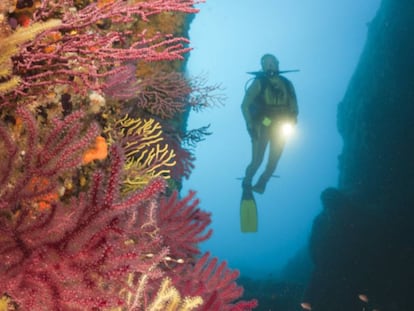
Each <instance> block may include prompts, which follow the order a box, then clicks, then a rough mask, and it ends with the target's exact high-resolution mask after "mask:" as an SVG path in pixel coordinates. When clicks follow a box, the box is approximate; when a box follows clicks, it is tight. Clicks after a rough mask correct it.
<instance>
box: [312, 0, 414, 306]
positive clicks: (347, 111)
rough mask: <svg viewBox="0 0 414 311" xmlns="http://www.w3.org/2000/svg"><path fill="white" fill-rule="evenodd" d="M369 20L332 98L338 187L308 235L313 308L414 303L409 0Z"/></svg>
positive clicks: (413, 43)
mask: <svg viewBox="0 0 414 311" xmlns="http://www.w3.org/2000/svg"><path fill="white" fill-rule="evenodd" d="M368 29H369V31H368V37H367V42H366V46H365V49H364V51H363V54H362V55H361V58H360V62H359V64H358V67H357V69H356V71H355V73H354V75H353V77H352V80H351V81H350V84H349V87H348V90H347V92H346V94H345V97H344V99H343V101H342V102H341V103H340V104H339V107H338V129H339V132H340V134H341V135H342V137H343V142H344V147H343V151H342V153H341V155H340V158H339V170H340V177H339V184H338V189H337V190H335V189H330V190H329V191H328V190H327V191H328V193H327V192H326V191H325V192H324V195H325V196H326V195H327V194H328V195H333V198H334V199H333V201H332V200H331V201H329V200H328V201H326V197H325V196H324V195H323V196H322V201H323V204H324V207H325V209H324V211H323V212H322V213H321V215H319V216H318V218H317V219H315V223H314V228H313V232H312V237H311V243H310V249H311V253H312V255H313V261H314V263H315V270H314V273H313V276H312V279H311V281H310V283H309V289H308V291H307V294H306V295H308V296H305V299H309V300H311V301H312V302H313V305H314V306H315V308H313V309H312V310H314V311H318V310H320V311H325V310H326V311H327V310H350V311H352V310H362V308H363V307H364V308H366V309H365V310H373V308H378V309H379V310H381V311H384V310H398V311H405V310H407V311H408V310H414V302H410V300H411V299H410V298H411V297H410V296H411V295H412V289H414V226H413V220H414V78H413V74H414V40H413V38H414V1H412V0H383V1H382V4H381V7H380V9H379V10H378V12H377V16H376V17H375V18H374V20H373V21H372V22H371V23H369V25H368ZM328 198H329V197H328ZM332 204H333V206H334V208H336V212H335V213H330V212H329V211H327V210H329V209H330V208H332ZM358 294H365V295H366V296H367V297H368V299H369V303H368V305H365V306H362V305H361V304H358V303H357V302H356V301H355V299H356V300H358ZM360 303H361V302H360ZM317 305H319V307H318V306H317Z"/></svg>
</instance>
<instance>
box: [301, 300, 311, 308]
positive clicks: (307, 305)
mask: <svg viewBox="0 0 414 311" xmlns="http://www.w3.org/2000/svg"><path fill="white" fill-rule="evenodd" d="M300 306H301V307H302V309H304V310H312V306H311V304H310V303H309V302H302V303H301V304H300Z"/></svg>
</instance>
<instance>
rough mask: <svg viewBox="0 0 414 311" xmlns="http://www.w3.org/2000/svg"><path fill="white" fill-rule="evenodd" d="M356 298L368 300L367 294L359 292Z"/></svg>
mask: <svg viewBox="0 0 414 311" xmlns="http://www.w3.org/2000/svg"><path fill="white" fill-rule="evenodd" d="M358 298H359V300H361V301H363V302H365V303H367V302H368V301H369V299H368V296H367V295H364V294H359V295H358Z"/></svg>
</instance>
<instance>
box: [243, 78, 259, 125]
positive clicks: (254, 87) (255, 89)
mask: <svg viewBox="0 0 414 311" xmlns="http://www.w3.org/2000/svg"><path fill="white" fill-rule="evenodd" d="M259 94H260V82H259V80H257V79H256V80H254V81H253V83H252V84H251V85H250V86H249V88H248V89H247V91H246V93H245V94H244V98H243V102H242V104H241V109H242V113H243V117H244V120H245V121H246V126H247V130H249V131H250V129H251V128H252V123H253V120H252V116H251V114H250V106H251V105H252V104H253V103H254V101H255V99H256V97H257V96H258V95H259Z"/></svg>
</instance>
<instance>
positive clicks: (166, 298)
mask: <svg viewBox="0 0 414 311" xmlns="http://www.w3.org/2000/svg"><path fill="white" fill-rule="evenodd" d="M202 303H203V299H202V298H201V297H200V296H195V297H185V298H184V299H183V298H181V295H180V293H179V292H178V290H177V289H176V288H175V287H174V286H173V285H172V281H171V279H170V278H168V277H166V278H164V279H163V280H162V283H161V286H160V289H159V291H158V293H157V296H156V297H155V298H154V301H153V302H152V303H151V304H150V306H149V307H148V309H147V310H148V311H190V310H193V309H195V308H196V307H198V306H200V305H201V304H202Z"/></svg>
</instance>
